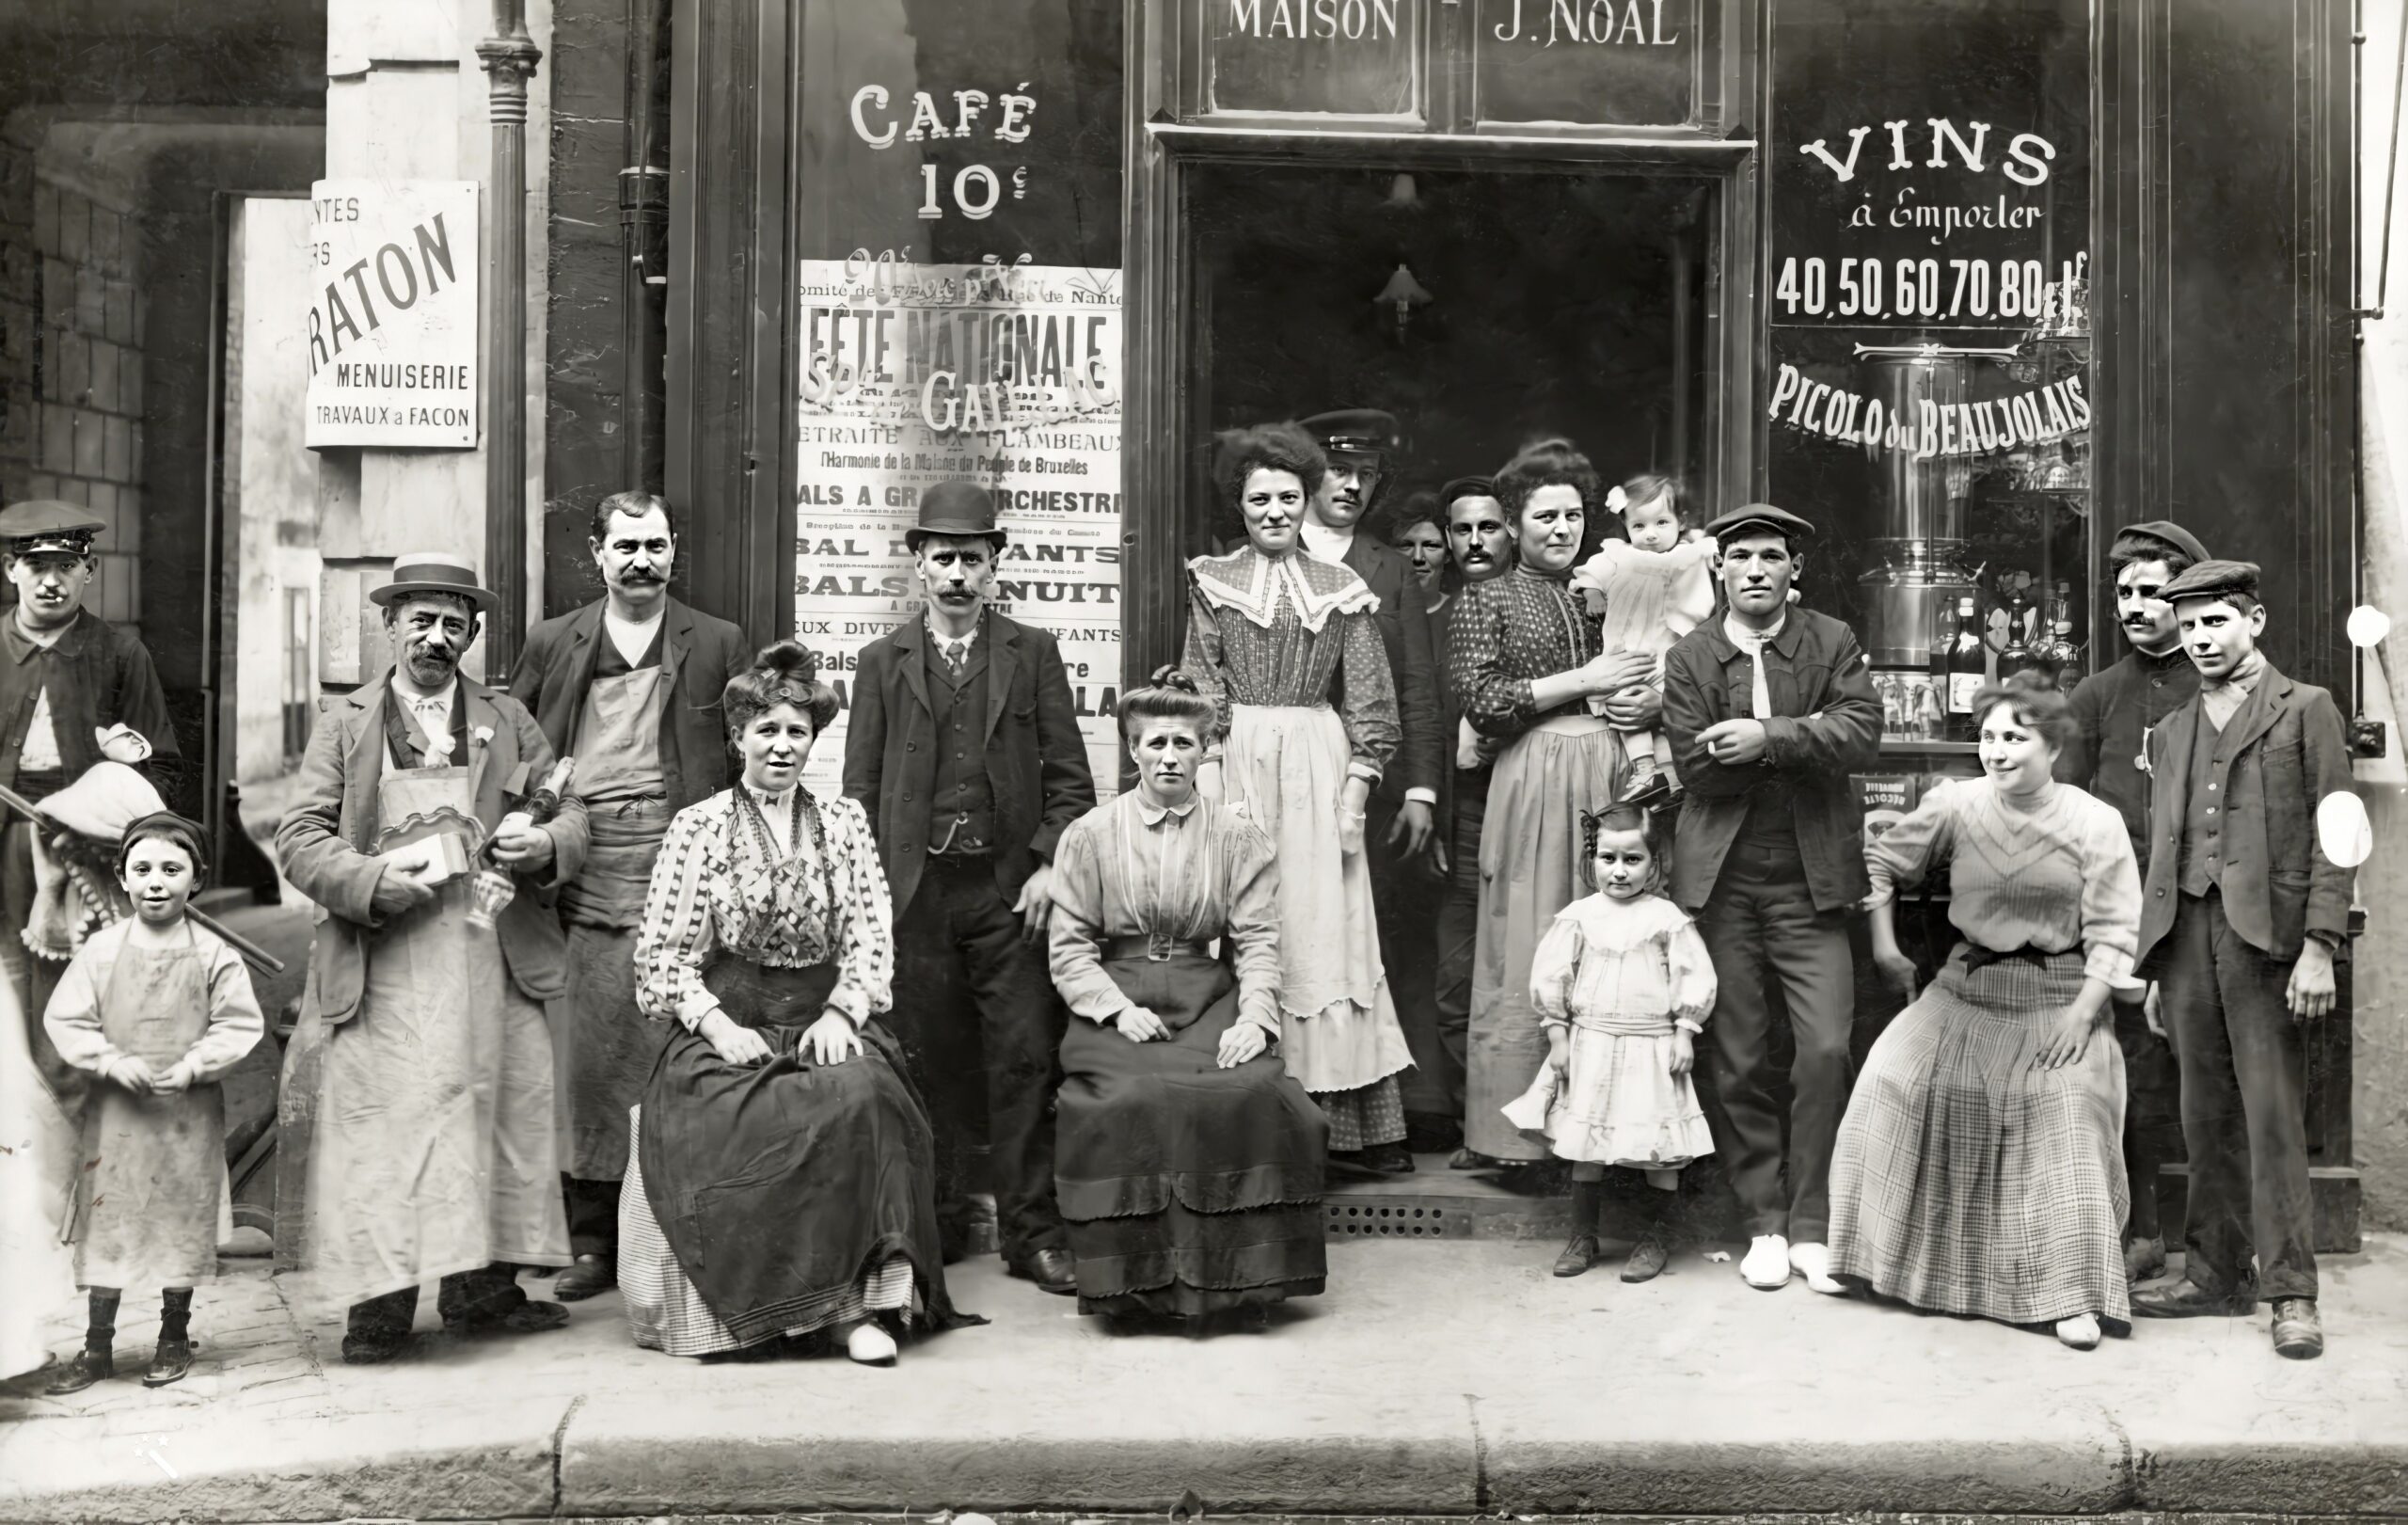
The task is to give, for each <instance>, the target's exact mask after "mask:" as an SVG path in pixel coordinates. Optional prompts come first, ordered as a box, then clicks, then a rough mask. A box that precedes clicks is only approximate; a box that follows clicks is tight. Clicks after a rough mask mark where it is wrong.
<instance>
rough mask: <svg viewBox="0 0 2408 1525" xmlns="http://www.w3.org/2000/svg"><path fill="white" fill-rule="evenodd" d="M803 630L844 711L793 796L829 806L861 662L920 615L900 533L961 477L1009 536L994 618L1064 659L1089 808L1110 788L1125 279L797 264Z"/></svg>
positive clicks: (886, 264) (798, 564)
mask: <svg viewBox="0 0 2408 1525" xmlns="http://www.w3.org/2000/svg"><path fill="white" fill-rule="evenodd" d="M800 281H801V295H802V302H801V304H800V305H801V326H800V345H801V353H802V357H803V364H802V381H801V386H800V414H799V417H798V419H797V428H798V430H799V431H800V467H799V470H798V477H799V480H798V482H797V483H796V508H795V633H796V638H797V639H798V640H800V641H801V642H802V643H803V644H805V645H807V646H809V647H811V648H812V649H813V650H814V651H816V652H817V653H819V655H820V659H821V662H822V672H823V675H824V676H825V677H826V678H827V679H828V681H829V682H831V683H832V684H833V685H835V687H836V690H837V691H838V693H839V695H840V696H841V697H842V698H843V700H844V703H845V709H844V710H843V711H840V712H839V714H838V717H837V719H836V722H835V723H834V724H833V725H832V726H831V727H830V728H829V732H828V734H827V736H826V737H824V738H822V739H821V740H820V741H819V743H818V744H817V745H816V747H814V748H813V749H812V755H811V760H810V762H809V763H808V764H807V765H806V767H805V770H804V773H803V779H804V782H805V783H806V784H808V785H809V786H811V787H812V788H813V789H815V790H821V791H831V792H832V791H835V790H837V789H838V788H839V787H840V786H841V781H842V777H843V771H844V756H845V730H846V714H847V713H848V712H849V710H850V708H851V703H852V674H853V671H854V668H855V666H856V664H857V663H858V661H859V659H860V653H861V650H862V648H863V646H865V645H867V644H868V643H870V642H872V641H874V640H876V639H877V638H878V637H879V636H880V635H883V634H884V633H886V632H887V631H888V630H890V629H893V628H894V627H895V626H897V625H899V624H902V623H904V622H905V621H909V620H916V619H919V618H921V617H922V615H921V610H920V597H919V591H920V590H919V580H918V579H917V578H916V577H915V576H914V575H913V571H912V561H911V553H910V551H909V550H908V549H907V548H905V546H904V543H903V534H904V531H905V530H907V529H908V528H910V526H911V524H912V523H913V522H914V521H915V519H916V516H917V506H918V503H919V499H920V494H921V493H922V492H924V491H926V490H927V488H929V487H931V486H933V485H936V484H937V483H939V482H943V481H945V480H947V479H949V478H955V477H962V478H968V479H970V480H972V481H974V482H976V483H978V484H979V485H982V486H984V487H986V488H987V489H988V490H989V491H990V493H992V494H993V495H994V497H995V502H996V508H997V511H998V521H999V523H1000V524H1001V526H1002V527H1003V529H1004V530H1005V531H1006V533H1007V534H1008V535H1009V537H1010V539H1009V543H1008V544H1007V545H1006V547H1005V548H1004V550H1003V553H1002V555H1001V557H1000V559H999V561H998V564H997V568H996V579H995V590H994V597H993V598H992V600H991V601H992V604H993V607H994V608H996V609H997V610H1000V611H1001V612H1004V613H1006V614H1009V615H1010V616H1011V617H1012V618H1014V619H1016V620H1019V621H1020V622H1021V623H1022V624H1024V625H1028V626H1032V627H1036V628H1038V629H1041V630H1045V631H1048V632H1050V633H1051V634H1052V635H1053V636H1054V639H1055V640H1056V641H1057V642H1059V643H1060V644H1061V650H1062V659H1063V662H1064V664H1065V666H1066V667H1067V668H1068V669H1069V684H1070V693H1071V698H1072V701H1073V703H1074V704H1075V706H1076V707H1077V710H1078V714H1079V717H1080V719H1079V724H1080V728H1081V730H1082V731H1084V732H1085V736H1086V742H1087V756H1088V762H1089V765H1090V766H1091V767H1092V768H1093V770H1094V771H1095V777H1096V785H1097V792H1098V794H1099V795H1100V796H1108V795H1110V794H1111V793H1113V792H1114V790H1115V786H1116V784H1117V780H1118V778H1119V774H1120V761H1119V760H1120V744H1119V730H1118V725H1119V722H1118V720H1117V713H1118V707H1119V693H1120V685H1121V671H1120V597H1121V585H1120V547H1121V523H1120V514H1121V502H1120V405H1121V399H1120V394H1121V388H1120V377H1121V371H1120V366H1121V358H1120V356H1121V350H1120V343H1121V326H1120V325H1121V313H1120V273H1119V272H1118V271H1117V270H1082V269H1074V268H1069V267H1067V266H1054V265H1038V264H1029V263H1020V264H1016V265H1004V264H1000V263H994V262H990V263H988V264H984V265H959V264H946V265H925V264H911V263H909V262H900V261H893V260H888V259H884V258H880V259H879V260H876V261H872V260H870V259H868V258H866V257H865V256H863V255H858V254H857V255H856V256H854V258H852V259H850V260H805V261H802V262H800Z"/></svg>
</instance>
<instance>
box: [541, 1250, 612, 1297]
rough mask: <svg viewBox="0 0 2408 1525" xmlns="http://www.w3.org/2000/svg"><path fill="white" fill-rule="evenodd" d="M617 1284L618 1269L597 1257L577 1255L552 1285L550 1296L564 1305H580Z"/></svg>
mask: <svg viewBox="0 0 2408 1525" xmlns="http://www.w3.org/2000/svg"><path fill="white" fill-rule="evenodd" d="M618 1284H619V1271H618V1267H616V1266H614V1265H612V1264H611V1263H610V1262H609V1261H607V1260H605V1259H603V1258H602V1257H601V1256H599V1255H579V1256H578V1258H577V1263H576V1264H575V1265H572V1266H569V1267H567V1268H566V1269H564V1270H562V1272H561V1274H560V1279H559V1280H557V1281H554V1282H553V1283H552V1295H553V1296H555V1297H557V1298H559V1299H560V1300H561V1301H562V1302H564V1303H581V1302H583V1301H585V1299H587V1298H588V1297H595V1296H599V1295H602V1294H603V1293H606V1292H608V1291H610V1289H611V1288H612V1287H615V1286H617V1285H618Z"/></svg>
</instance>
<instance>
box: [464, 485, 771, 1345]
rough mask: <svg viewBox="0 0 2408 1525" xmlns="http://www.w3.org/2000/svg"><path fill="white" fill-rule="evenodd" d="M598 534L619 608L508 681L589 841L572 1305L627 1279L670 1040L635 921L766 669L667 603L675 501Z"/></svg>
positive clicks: (558, 1014) (575, 991)
mask: <svg viewBox="0 0 2408 1525" xmlns="http://www.w3.org/2000/svg"><path fill="white" fill-rule="evenodd" d="M592 529H593V534H592V537H591V538H590V539H589V540H588V541H587V542H586V545H587V548H588V549H589V550H590V551H591V552H592V553H593V556H594V564H595V565H596V566H598V567H600V568H601V571H602V581H603V584H604V590H605V591H604V593H603V596H601V597H600V598H597V599H595V600H594V602H592V603H590V604H587V605H586V606H584V607H583V608H582V609H578V610H573V611H571V612H568V613H566V614H562V615H559V616H557V617H556V618H553V619H548V620H546V621H544V622H543V623H542V624H541V625H538V626H536V627H535V628H534V630H533V632H532V633H531V634H530V635H529V636H528V638H527V649H526V651H525V652H524V654H522V655H521V656H520V658H519V659H518V671H517V672H516V673H515V674H514V675H512V676H511V680H510V695H511V697H512V698H514V699H516V700H517V701H518V702H519V703H520V704H522V705H525V706H526V707H529V708H530V709H531V710H533V711H534V714H535V723H537V724H538V725H540V726H542V727H543V728H544V739H545V740H547V741H548V742H549V743H551V748H552V751H553V752H554V753H555V754H556V755H560V756H562V757H575V758H576V759H577V770H576V782H575V785H574V787H575V788H576V791H577V795H578V799H580V800H582V801H584V802H585V808H586V825H587V831H588V834H589V837H590V842H589V845H588V848H587V850H586V855H585V866H584V867H583V868H581V869H580V870H578V876H577V878H576V879H575V880H573V881H571V882H568V883H566V884H564V885H562V887H561V893H560V913H561V920H562V923H563V924H564V925H565V927H566V928H567V932H568V949H569V961H568V994H567V995H566V996H565V997H564V998H563V999H562V1000H559V1001H555V1002H553V1003H551V1005H550V1006H549V1008H548V1009H547V1014H549V1015H550V1016H551V1018H552V1021H553V1027H552V1046H553V1050H554V1056H555V1057H556V1058H557V1059H558V1060H559V1064H560V1075H559V1086H560V1095H559V1101H560V1111H561V1141H560V1150H561V1165H562V1178H561V1186H562V1194H563V1198H564V1199H565V1202H566V1205H567V1210H568V1235H569V1248H570V1251H571V1252H572V1253H573V1254H575V1255H576V1257H577V1263H576V1264H574V1265H572V1266H570V1267H569V1268H568V1269H567V1270H565V1271H563V1272H562V1273H561V1275H560V1279H558V1280H557V1281H555V1282H553V1283H552V1292H553V1295H554V1296H556V1297H558V1298H560V1300H561V1301H562V1302H564V1303H573V1302H578V1301H580V1300H581V1299H584V1298H587V1297H591V1296H593V1295H594V1294H596V1293H598V1292H602V1291H604V1290H606V1289H608V1288H609V1287H610V1286H612V1285H614V1284H615V1283H616V1282H617V1279H618V1247H619V1183H620V1181H621V1179H622V1178H623V1177H625V1176H626V1169H627V1109H628V1108H629V1107H631V1106H633V1105H634V1104H636V1103H637V1102H639V1101H640V1100H642V1095H643V1088H644V1083H645V1081H647V1080H649V1079H650V1078H651V1076H652V1067H653V1063H654V1061H655V1060H657V1058H658V1057H659V1056H660V1050H661V1046H662V1044H663V1043H665V1042H666V1041H667V1040H668V1037H669V1032H670V1028H669V1025H667V1024H665V1023H657V1022H647V1021H646V1020H644V1016H643V1013H642V1011H641V1010H639V1009H637V1006H636V987H635V961H634V954H635V942H636V923H637V922H638V920H639V919H641V917H642V913H643V901H644V893H645V891H646V890H647V888H649V886H650V885H651V882H652V865H653V859H654V858H655V857H657V855H658V854H659V851H660V840H661V838H662V836H663V835H665V834H667V832H668V830H669V821H670V818H672V817H673V816H675V815H676V814H677V812H679V811H680V810H683V809H685V808H686V807H687V806H688V805H689V804H692V803H694V802H697V801H700V800H706V799H708V798H710V797H711V796H712V795H714V794H717V793H718V792H719V791H720V790H721V789H723V788H725V787H727V786H728V782H729V778H730V775H731V768H730V763H729V757H728V748H727V737H726V735H725V730H724V726H723V725H722V723H721V720H722V717H721V714H720V693H721V691H722V690H723V689H725V688H726V686H727V681H728V679H730V678H732V677H734V676H736V675H737V674H738V673H742V672H744V671H746V670H747V669H748V668H749V667H750V666H751V665H752V652H751V650H750V648H749V647H748V645H747V643H746V642H745V639H744V632H743V631H741V630H739V629H737V627H735V626H733V625H731V624H729V623H728V622H727V621H725V620H722V619H718V618H715V617H713V616H711V615H709V614H705V613H704V612H701V611H700V610H697V609H691V608H689V607H688V606H686V605H685V604H682V603H680V602H678V601H677V600H676V599H674V598H673V597H671V596H669V580H670V578H671V577H672V576H673V574H674V572H675V570H676V564H677V527H676V521H675V520H674V518H673V516H671V514H670V510H669V504H668V502H667V500H664V499H661V498H659V497H657V496H655V495H654V494H651V493H643V492H622V493H613V494H611V495H610V497H608V498H605V499H603V500H602V501H601V502H599V503H597V504H596V505H594V519H593V526H592Z"/></svg>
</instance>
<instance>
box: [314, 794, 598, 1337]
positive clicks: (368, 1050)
mask: <svg viewBox="0 0 2408 1525" xmlns="http://www.w3.org/2000/svg"><path fill="white" fill-rule="evenodd" d="M376 818H377V822H378V835H377V839H376V842H375V850H377V851H378V852H380V853H383V852H389V851H392V850H394V849H396V848H400V847H404V846H406V845H408V844H410V843H413V842H417V841H420V840H423V839H425V838H427V837H429V836H432V835H434V834H437V833H440V832H455V833H458V834H462V835H463V836H464V837H466V838H467V845H468V846H469V847H470V848H471V849H473V848H474V846H475V843H476V841H477V838H478V836H479V834H480V833H479V831H478V827H477V821H476V815H475V811H474V808H473V803H472V801H471V800H470V797H469V782H468V770H467V769H466V768H414V769H399V770H393V769H388V770H387V771H386V773H385V776H384V779H383V781H382V783H381V784H380V785H379V786H378V792H377V802H376ZM472 877H473V876H471V878H464V879H460V880H455V881H454V882H452V883H450V884H447V885H445V886H444V887H443V888H442V889H441V890H440V891H438V892H437V894H436V898H435V900H434V902H433V903H432V904H429V905H424V906H420V907H419V908H418V909H417V910H415V911H411V912H409V913H406V914H404V915H400V916H396V917H393V918H392V919H390V920H389V921H388V922H387V923H386V924H385V925H384V926H383V927H382V928H379V929H376V930H374V931H372V932H371V933H370V934H369V935H368V937H367V942H366V946H365V949H364V953H365V956H366V970H365V976H364V980H363V983H362V986H361V990H360V995H359V1008H358V1010H357V1011H356V1013H355V1014H354V1015H353V1016H352V1018H351V1019H350V1020H349V1021H347V1022H345V1023H343V1024H342V1025H340V1026H338V1027H334V1028H332V1029H330V1030H327V1031H325V1033H324V1034H323V1037H322V1038H321V1039H320V1041H321V1042H322V1043H323V1052H322V1056H321V1058H320V1061H319V1062H320V1065H321V1073H320V1076H319V1078H318V1081H317V1098H318V1104H317V1115H316V1118H315V1121H314V1127H313V1130H312V1132H313V1136H312V1137H311V1139H310V1142H309V1160H308V1164H307V1176H306V1181H307V1185H306V1191H307V1201H308V1222H307V1225H306V1240H305V1242H304V1244H303V1245H302V1246H301V1247H300V1248H299V1253H298V1256H297V1260H298V1263H299V1267H300V1269H301V1271H302V1272H303V1274H304V1275H303V1279H302V1283H301V1286H302V1289H303V1292H304V1295H305V1298H306V1299H307V1300H308V1301H309V1302H311V1303H313V1304H316V1305H319V1306H328V1305H349V1304H353V1303H358V1302H362V1301H365V1300H366V1299H368V1298H370V1297H377V1296H382V1295H384V1294H386V1293H388V1292H397V1291H400V1290H401V1289H402V1288H404V1287H414V1286H417V1285H419V1284H420V1282H422V1281H426V1280H428V1279H433V1278H436V1277H444V1276H451V1275H453V1274H455V1273H458V1272H462V1271H471V1270H475V1269H477V1268H478V1267H480V1266H483V1265H486V1264H489V1263H493V1262H496V1261H503V1262H510V1263H516V1264H523V1265H566V1264H568V1263H569V1260H570V1257H569V1253H568V1226H567V1222H566V1220H565V1218H564V1217H563V1215H562V1205H561V1188H560V1176H559V1168H558V1159H559V1155H558V1152H557V1150H556V1147H555V1142H554V1134H553V1115H552V1053H551V1040H550V1038H549V1036H548V1035H547V1032H546V1029H545V1026H544V1012H543V1009H542V1008H541V1007H540V1006H538V1005H536V1004H535V1003H534V1002H532V1001H530V1000H528V999H527V998H526V997H525V996H523V995H521V994H520V993H518V990H517V987H516V986H515V985H514V984H513V983H512V982H511V979H510V975H509V972H508V971H507V970H506V969H505V968H504V967H503V964H502V959H501V945H500V943H499V938H498V936H497V934H496V933H495V932H493V931H489V930H488V931H479V930H477V929H473V928H471V927H469V926H468V924H467V914H468V903H469V885H470V883H471V882H472ZM312 1020H313V1021H314V1014H313V1019H312Z"/></svg>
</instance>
